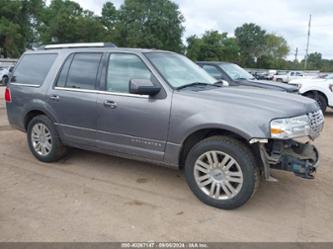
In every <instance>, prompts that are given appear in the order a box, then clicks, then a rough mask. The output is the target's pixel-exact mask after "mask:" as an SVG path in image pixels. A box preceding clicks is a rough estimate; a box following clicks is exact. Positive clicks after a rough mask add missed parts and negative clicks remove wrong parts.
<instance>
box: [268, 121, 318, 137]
mask: <svg viewBox="0 0 333 249" xmlns="http://www.w3.org/2000/svg"><path fill="white" fill-rule="evenodd" d="M310 131H311V128H310V119H309V117H308V116H307V115H302V116H298V117H293V118H284V119H275V120H272V121H271V137H272V138H279V139H289V138H295V137H303V136H309V135H310Z"/></svg>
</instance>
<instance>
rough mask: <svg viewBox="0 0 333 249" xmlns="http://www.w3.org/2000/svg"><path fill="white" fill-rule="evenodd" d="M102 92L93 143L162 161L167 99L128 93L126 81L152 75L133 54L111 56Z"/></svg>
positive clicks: (107, 148) (114, 150) (167, 111)
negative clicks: (95, 135)
mask: <svg viewBox="0 0 333 249" xmlns="http://www.w3.org/2000/svg"><path fill="white" fill-rule="evenodd" d="M106 75H107V77H106V78H107V80H106V84H105V92H102V93H100V94H99V95H98V99H97V106H98V111H99V118H98V124H97V142H98V144H99V146H100V147H101V148H102V149H104V150H110V151H113V152H120V153H125V154H131V155H135V156H139V157H149V158H151V159H156V160H162V159H163V156H164V149H165V144H166V141H167V135H168V126H169V115H170V107H171V98H170V97H169V96H166V95H164V96H163V97H149V96H142V95H134V94H129V92H128V91H129V90H128V89H129V81H130V79H150V80H152V81H155V83H156V84H157V82H156V80H155V79H154V76H153V75H152V73H151V72H150V71H149V69H148V68H147V66H146V65H145V64H144V62H143V61H142V60H141V59H140V58H139V57H138V56H137V55H134V54H112V55H111V56H110V62H109V65H108V72H107V74H106Z"/></svg>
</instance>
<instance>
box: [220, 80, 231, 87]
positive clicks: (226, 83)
mask: <svg viewBox="0 0 333 249" xmlns="http://www.w3.org/2000/svg"><path fill="white" fill-rule="evenodd" d="M221 82H222V85H223V86H230V84H229V82H228V81H226V80H221Z"/></svg>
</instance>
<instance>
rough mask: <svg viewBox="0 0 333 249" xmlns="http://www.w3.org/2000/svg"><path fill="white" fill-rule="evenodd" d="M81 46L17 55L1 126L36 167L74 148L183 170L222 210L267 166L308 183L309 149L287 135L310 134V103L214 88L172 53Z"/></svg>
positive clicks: (245, 195) (246, 193) (317, 128)
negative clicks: (18, 137)
mask: <svg viewBox="0 0 333 249" xmlns="http://www.w3.org/2000/svg"><path fill="white" fill-rule="evenodd" d="M88 45H89V46H88ZM80 46H82V47H81V48H80ZM80 46H79V45H78V44H73V47H75V48H71V45H69V44H66V45H52V46H50V47H49V46H45V49H43V50H38V51H30V52H26V53H24V55H23V56H22V57H21V58H20V60H19V62H18V64H17V66H16V67H15V71H14V74H13V76H12V79H11V81H10V83H9V84H8V87H7V88H6V92H5V100H6V107H7V114H8V120H9V122H10V124H11V125H12V126H13V127H15V128H17V129H19V130H22V131H24V132H26V133H27V140H28V145H29V148H30V150H31V152H32V154H33V155H34V156H35V157H36V158H37V159H38V160H40V161H43V162H53V161H57V160H59V159H60V158H62V157H64V156H65V155H66V153H67V152H68V147H77V148H81V149H86V150H92V151H98V152H102V153H108V154H112V155H116V156H122V157H126V158H132V159H138V160H143V161H150V162H153V163H157V164H162V165H167V166H169V167H173V168H176V169H182V170H184V173H185V177H186V180H187V183H188V185H189V187H190V188H191V190H192V191H193V193H194V194H195V195H196V196H197V197H198V198H199V199H200V200H201V201H203V202H204V203H206V204H208V205H211V206H214V207H218V208H224V209H233V208H236V207H239V206H241V205H243V204H244V203H245V202H247V201H248V200H249V199H250V198H251V196H252V195H253V194H254V193H255V190H256V189H257V187H258V184H259V181H260V178H259V175H260V174H262V175H263V176H264V178H265V179H266V180H272V179H273V178H272V176H271V168H276V169H280V170H285V171H291V172H293V173H295V175H296V176H300V177H303V178H305V179H312V178H313V173H314V171H315V170H316V168H317V167H318V165H319V154H318V151H317V149H316V148H315V146H314V145H311V144H310V143H302V142H298V141H297V140H296V138H305V139H306V140H313V139H315V138H317V137H318V136H319V134H320V132H321V130H322V128H323V123H324V119H323V115H322V112H321V111H320V109H319V106H318V105H317V103H316V102H315V101H313V100H311V99H308V98H304V97H302V96H299V95H291V94H288V93H284V92H278V91H269V90H265V89H258V88H257V89H255V88H253V87H252V88H250V87H223V86H221V84H220V83H219V82H216V80H215V79H214V78H213V77H211V76H210V75H209V74H207V73H206V72H205V71H204V70H203V69H202V68H200V67H199V66H198V65H196V64H195V63H193V62H192V61H191V60H189V59H188V58H186V57H185V56H183V55H179V54H176V53H173V52H168V51H160V50H148V49H127V48H113V47H106V46H102V45H100V44H99V45H98V46H100V47H93V45H92V44H81V45H80ZM84 46H86V48H83V47H84ZM94 46H97V45H94ZM64 47H65V48H64ZM58 48H62V49H58ZM244 76H246V75H244ZM239 77H243V74H242V75H239ZM290 87H292V86H290ZM277 104H278V106H277Z"/></svg>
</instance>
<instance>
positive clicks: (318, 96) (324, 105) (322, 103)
mask: <svg viewBox="0 0 333 249" xmlns="http://www.w3.org/2000/svg"><path fill="white" fill-rule="evenodd" d="M304 96H306V97H308V98H311V99H314V100H315V101H317V103H318V105H319V107H320V109H321V111H322V112H323V113H325V111H326V109H327V105H328V103H327V101H326V98H325V97H324V96H323V95H322V94H321V93H318V92H308V93H306V94H304Z"/></svg>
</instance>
